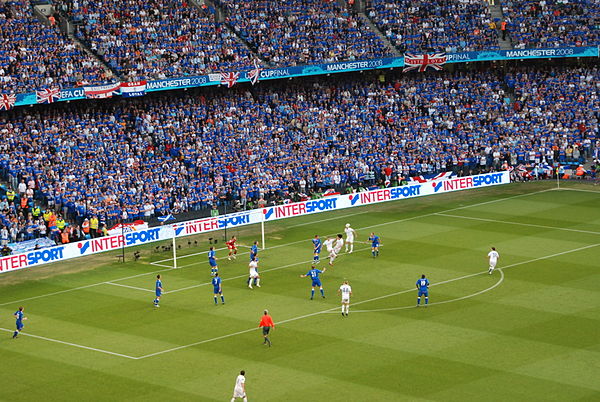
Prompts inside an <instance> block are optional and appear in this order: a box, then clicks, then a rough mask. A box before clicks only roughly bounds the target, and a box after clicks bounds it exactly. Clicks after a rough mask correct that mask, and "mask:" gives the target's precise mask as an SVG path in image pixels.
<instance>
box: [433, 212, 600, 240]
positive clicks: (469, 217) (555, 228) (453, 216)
mask: <svg viewBox="0 0 600 402" xmlns="http://www.w3.org/2000/svg"><path fill="white" fill-rule="evenodd" d="M436 215H439V216H448V217H450V218H459V219H470V220H474V221H482V222H496V223H505V224H507V225H519V226H530V227H534V228H542V229H551V230H564V231H568V232H578V233H589V234H595V235H600V232H594V231H591V230H582V229H572V228H561V227H558V226H547V225H536V224H534V223H523V222H511V221H501V220H496V219H487V218H476V217H473V216H464V215H452V214H446V213H437V214H436Z"/></svg>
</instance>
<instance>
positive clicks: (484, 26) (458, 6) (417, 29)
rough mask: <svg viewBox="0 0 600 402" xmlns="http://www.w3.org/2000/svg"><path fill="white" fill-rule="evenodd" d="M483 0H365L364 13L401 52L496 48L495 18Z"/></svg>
mask: <svg viewBox="0 0 600 402" xmlns="http://www.w3.org/2000/svg"><path fill="white" fill-rule="evenodd" d="M487 6H488V4H487V2H485V1H482V0H424V1H418V2H415V1H412V0H367V15H368V16H369V18H371V20H373V21H374V22H375V24H376V25H377V26H378V27H379V29H380V30H381V32H382V33H383V34H384V35H386V37H387V38H388V39H389V40H390V41H391V43H392V44H393V45H394V46H396V48H398V50H400V51H401V52H403V53H404V52H417V53H422V52H428V51H436V52H463V51H475V50H496V49H499V47H498V37H497V28H498V27H497V26H496V24H497V22H496V21H493V20H492V18H491V16H490V13H489V10H488V7H487Z"/></svg>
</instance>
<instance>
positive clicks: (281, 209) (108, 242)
mask: <svg viewBox="0 0 600 402" xmlns="http://www.w3.org/2000/svg"><path fill="white" fill-rule="evenodd" d="M508 183H510V173H509V172H508V171H506V172H497V173H486V174H481V175H476V176H466V177H454V178H444V179H439V180H433V181H430V182H426V183H414V184H409V185H406V186H399V187H390V188H382V189H377V190H371V191H364V192H361V193H353V194H344V195H337V196H330V197H323V198H320V199H317V200H309V201H302V202H295V203H290V204H284V205H276V206H272V207H266V208H260V209H253V210H250V211H244V212H237V213H233V214H227V215H221V216H217V217H210V218H203V219H195V220H191V221H187V222H181V223H175V224H172V225H165V226H159V227H155V228H149V229H142V230H132V231H130V232H127V233H124V234H116V235H113V236H105V237H100V238H96V239H90V240H84V241H80V242H77V243H69V244H64V245H59V246H54V247H49V248H44V249H41V250H33V251H29V252H25V253H21V254H16V255H10V256H7V257H2V258H0V273H4V272H10V271H15V270H18V269H25V268H32V267H35V266H38V265H42V264H47V263H51V262H58V261H63V260H67V259H72V258H77V257H82V256H87V255H92V254H96V253H101V252H104V251H111V250H118V249H120V248H123V247H133V246H139V245H143V244H148V243H152V242H156V241H160V240H169V239H172V238H173V237H176V238H179V237H185V236H190V235H194V234H200V233H207V232H212V231H216V230H221V229H225V228H234V227H240V226H245V225H251V224H255V223H261V222H264V223H268V222H270V221H274V220H278V219H285V218H292V217H297V216H303V215H310V214H317V213H320V212H329V211H336V210H339V209H344V208H353V207H360V206H365V205H371V204H376V203H380V202H387V201H395V200H402V199H408V198H415V197H422V196H429V195H435V194H443V193H448V192H453V191H460V190H469V189H477V188H483V187H489V186H497V185H501V184H508Z"/></svg>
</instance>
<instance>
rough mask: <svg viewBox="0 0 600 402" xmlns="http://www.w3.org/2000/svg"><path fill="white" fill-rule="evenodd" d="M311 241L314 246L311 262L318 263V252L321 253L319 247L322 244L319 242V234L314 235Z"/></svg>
mask: <svg viewBox="0 0 600 402" xmlns="http://www.w3.org/2000/svg"><path fill="white" fill-rule="evenodd" d="M312 243H313V246H314V249H313V264H318V263H319V262H321V261H320V260H319V254H321V247H322V246H323V243H322V242H321V239H320V238H319V235H315V238H314V239H312Z"/></svg>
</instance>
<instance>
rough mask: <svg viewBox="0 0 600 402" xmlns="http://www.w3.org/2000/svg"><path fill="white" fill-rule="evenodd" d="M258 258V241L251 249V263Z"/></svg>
mask: <svg viewBox="0 0 600 402" xmlns="http://www.w3.org/2000/svg"><path fill="white" fill-rule="evenodd" d="M257 256H258V241H255V242H254V243H252V247H250V261H252V260H254V259H256V260H258V258H257Z"/></svg>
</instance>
